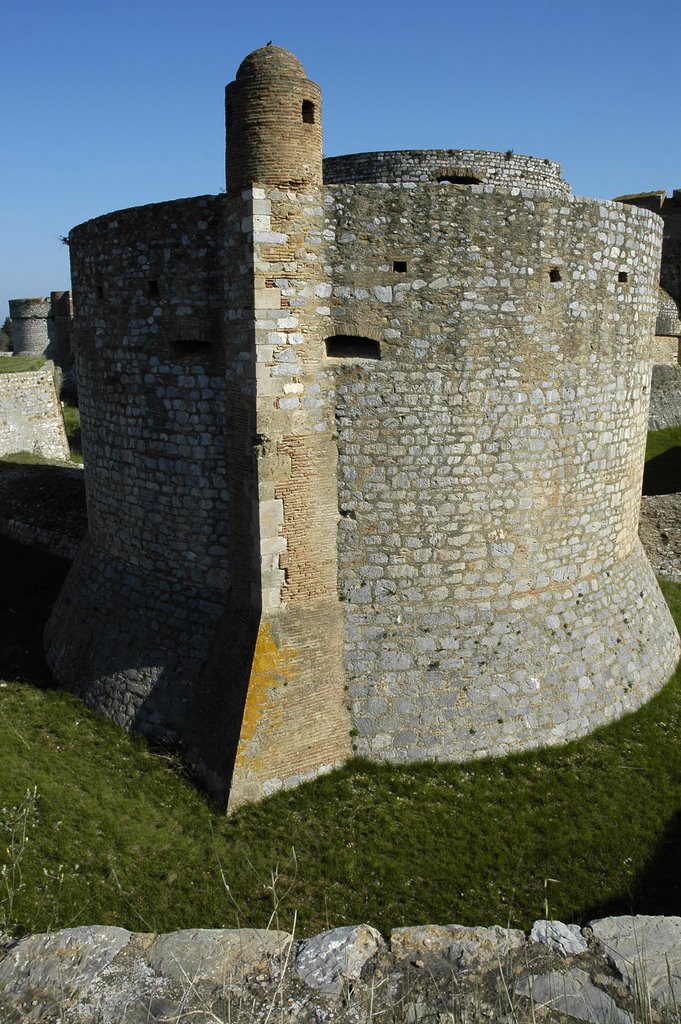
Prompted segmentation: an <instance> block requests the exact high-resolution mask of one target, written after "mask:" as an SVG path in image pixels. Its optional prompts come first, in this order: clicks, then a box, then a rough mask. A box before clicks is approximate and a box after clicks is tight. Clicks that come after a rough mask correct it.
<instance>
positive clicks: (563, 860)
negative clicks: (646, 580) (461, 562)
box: [0, 553, 681, 934]
mask: <svg viewBox="0 0 681 1024" xmlns="http://www.w3.org/2000/svg"><path fill="white" fill-rule="evenodd" d="M22 557H24V558H27V559H29V561H28V562H26V564H25V567H24V573H23V575H24V576H25V577H26V581H27V582H26V587H25V591H26V593H25V598H22V597H21V594H19V593H18V591H17V592H16V593H15V594H14V600H13V601H12V603H11V604H10V605H9V606H8V608H7V609H6V610H5V620H3V621H0V640H1V642H2V643H3V644H4V647H5V649H4V650H3V651H2V660H3V663H4V664H8V665H11V667H12V671H11V675H12V676H13V677H14V678H17V677H20V676H21V675H22V674H25V675H26V676H28V677H30V678H31V679H37V680H38V682H42V683H43V685H44V682H45V678H46V676H45V670H44V667H41V664H40V657H39V650H40V646H39V634H40V630H41V628H42V619H43V618H44V612H45V609H46V608H48V607H49V602H50V601H51V600H52V599H53V595H54V593H56V591H57V590H58V588H59V585H60V582H61V579H62V577H63V573H64V571H65V568H66V567H65V564H64V563H60V562H58V561H56V560H50V559H49V558H48V557H47V556H40V555H38V554H36V553H24V554H23V555H22ZM3 559H4V564H6V565H7V564H8V562H7V556H6V555H4V554H3ZM41 559H42V561H41ZM41 574H42V575H41ZM20 576H21V574H19V573H16V574H15V577H14V578H15V579H20ZM19 589H20V588H19ZM664 589H665V593H666V594H667V596H668V599H669V600H670V603H671V605H672V608H673V609H674V610H675V612H676V614H677V615H679V613H681V586H677V585H674V584H669V583H665V584H664ZM41 602H43V604H42V605H41ZM43 605H44V607H43ZM22 623H23V625H22ZM22 629H23V632H22ZM3 638H4V639H3ZM8 645H9V649H8ZM31 652H32V657H33V661H30V658H29V660H27V657H28V655H30V654H31ZM22 670H23V673H22ZM679 735H681V675H679V674H678V673H677V675H676V676H675V677H674V678H673V680H672V681H671V683H670V684H669V685H668V686H667V687H666V688H665V689H664V691H663V692H661V693H660V694H659V695H658V696H657V697H656V698H655V699H654V700H653V701H652V702H651V703H650V704H649V705H647V706H646V707H645V708H643V709H642V710H641V711H639V712H638V713H636V714H635V715H630V716H628V717H627V718H625V719H623V720H622V721H620V722H618V723H616V724H614V725H612V726H609V727H607V728H605V729H602V730H600V731H599V732H597V733H596V734H594V735H593V736H591V737H588V738H587V739H584V740H581V741H579V742H576V743H572V744H570V745H569V746H567V747H563V748H560V749H554V750H545V751H540V752H537V753H534V754H528V755H524V756H517V757H512V758H505V759H496V760H487V761H480V762H475V763H473V764H467V765H464V766H457V765H436V764H420V765H412V766H408V767H402V768H393V767H389V766H384V765H376V764H370V763H368V762H364V761H359V760H355V761H353V762H351V763H350V764H348V765H347V766H345V767H344V768H342V769H341V770H339V771H336V772H333V773H332V774H330V775H328V776H325V777H323V778H320V779H318V780H316V781H314V782H311V783H308V784H306V785H304V786H301V787H299V788H297V789H295V790H292V791H290V792H287V793H281V794H278V795H277V796H274V797H272V798H270V799H268V800H266V801H264V802H263V803H261V804H259V805H256V806H250V807H246V808H244V809H242V810H241V811H240V812H238V813H237V814H235V815H234V816H233V817H231V818H229V819H225V817H224V816H223V815H222V814H220V812H219V811H218V810H217V809H216V808H214V807H213V806H212V805H211V803H210V802H209V801H208V800H207V799H206V798H204V797H203V796H202V795H201V794H200V793H199V792H198V791H197V790H196V789H195V788H194V787H193V786H192V785H191V783H190V781H189V780H188V779H186V778H183V777H182V773H181V772H178V770H177V768H178V765H177V764H176V763H174V762H173V761H172V760H170V759H169V758H167V757H163V756H159V755H158V754H154V753H152V752H150V751H149V750H147V749H146V747H145V746H144V744H143V743H142V742H141V741H139V740H135V739H131V738H130V737H129V736H127V735H126V734H125V733H123V732H122V731H121V730H119V729H117V728H116V727H115V726H114V725H112V724H111V723H110V722H108V721H106V720H104V719H102V718H99V717H95V716H94V715H92V714H90V713H89V712H88V711H86V710H85V708H84V707H83V705H81V704H80V703H79V702H78V701H77V700H75V699H73V698H71V697H70V696H68V695H67V694H64V693H61V692H58V691H55V690H51V689H41V688H38V687H36V686H33V685H28V684H26V683H22V682H15V681H12V682H7V683H4V684H2V685H1V686H0V807H4V808H7V810H5V811H4V813H0V822H1V821H2V820H3V819H4V821H5V823H7V822H8V821H10V820H11V818H12V814H11V811H10V809H11V808H12V807H13V806H14V807H19V808H20V807H21V804H22V801H23V799H24V794H25V793H26V792H27V791H32V790H33V788H34V787H35V788H36V790H37V798H36V801H35V805H34V806H33V804H32V803H31V804H30V806H28V807H27V816H28V817H29V818H30V819H31V820H32V821H33V822H34V824H32V825H31V827H30V828H29V841H28V843H27V844H26V845H25V847H24V848H23V859H22V861H21V864H20V866H21V868H22V871H23V875H22V885H23V888H19V889H18V890H17V891H16V898H15V900H14V904H13V907H12V911H13V913H12V915H11V916H12V926H13V928H14V929H15V930H16V931H17V932H21V931H28V930H38V929H46V928H56V927H63V926H67V925H73V924H77V923H102V924H118V925H123V926H125V927H128V928H131V929H135V930H147V929H150V930H158V931H165V930H173V929H179V928H188V927H233V926H235V925H237V924H241V925H259V926H264V925H265V924H266V923H267V921H268V918H269V914H270V910H271V903H272V893H271V872H272V871H273V870H276V868H277V865H278V866H279V871H280V873H281V875H282V878H281V881H280V885H284V884H285V883H286V882H287V881H291V882H292V889H291V892H290V894H289V896H288V900H287V903H286V906H285V907H284V909H283V918H282V919H283V922H284V924H285V925H289V924H290V923H291V920H292V915H293V911H294V910H297V912H298V915H299V931H300V933H301V934H311V933H313V932H315V931H317V930H321V929H324V928H326V927H328V926H330V925H332V924H333V925H340V924H345V923H352V922H360V921H368V922H370V923H372V924H374V925H376V926H377V927H379V928H381V929H382V930H383V931H388V930H389V929H390V928H391V927H395V926H398V925H401V924H416V923H424V922H433V923H437V922H439V923H446V922H459V923H462V924H492V923H495V922H496V923H500V924H507V923H508V924H511V925H514V926H519V927H525V928H526V927H528V926H529V925H530V924H531V922H532V921H533V920H534V919H535V918H538V917H541V916H543V915H544V913H545V905H544V900H545V898H546V899H547V900H548V912H549V915H551V916H556V917H559V918H561V919H563V920H566V921H582V920H584V919H586V918H588V917H589V916H593V915H594V914H600V913H629V912H632V911H635V912H639V913H680V912H681V879H680V877H679V872H678V853H679V844H680V842H681V744H680V743H679V741H678V737H679ZM16 815H17V812H14V818H15V819H16ZM1 828H2V825H1V824H0V829H1ZM15 834H16V826H15ZM4 838H5V840H7V838H8V835H7V834H6V835H5V837H4ZM6 846H7V843H6V842H0V864H2V863H3V858H4V862H5V863H6V864H9V863H10V862H11V858H10V857H9V855H8V854H6V853H5V852H4V851H5V848H6ZM292 848H295V854H296V860H297V870H296V871H294V869H293V865H292V863H291V850H292ZM15 859H16V858H15ZM221 871H222V872H224V876H225V878H226V880H227V882H228V884H229V887H230V892H229V894H228V893H227V892H226V890H225V888H224V886H223V882H222V878H221ZM14 888H15V889H16V888H17V887H16V884H15V886H14ZM3 896H4V899H5V911H6V910H7V898H6V892H5V893H3V890H2V884H1V879H0V914H1V913H2V901H3ZM236 906H238V907H239V908H240V912H238V911H237V909H236Z"/></svg>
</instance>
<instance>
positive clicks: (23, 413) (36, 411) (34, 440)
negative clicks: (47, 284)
mask: <svg viewBox="0 0 681 1024" xmlns="http://www.w3.org/2000/svg"><path fill="white" fill-rule="evenodd" d="M9 313H10V317H11V320H12V329H13V351H12V352H0V356H2V357H3V358H10V359H11V358H12V357H13V356H42V355H44V356H46V358H47V359H48V360H50V362H47V363H45V364H44V365H43V366H40V367H39V368H36V369H27V370H24V371H22V372H16V371H15V372H11V373H0V457H1V456H5V455H11V454H14V453H15V452H31V453H32V454H34V455H38V456H40V457H42V458H47V459H61V460H66V459H68V457H69V446H68V441H67V439H66V432H65V430H64V421H63V417H62V413H61V407H60V405H59V397H58V394H57V388H56V386H55V379H54V368H55V365H54V364H57V365H58V366H59V367H60V368H61V367H64V368H68V367H69V366H70V364H71V321H72V315H71V295H70V293H69V292H52V293H51V295H50V296H49V297H47V298H31V299H10V303H9ZM52 361H54V362H52ZM5 368H6V367H5Z"/></svg>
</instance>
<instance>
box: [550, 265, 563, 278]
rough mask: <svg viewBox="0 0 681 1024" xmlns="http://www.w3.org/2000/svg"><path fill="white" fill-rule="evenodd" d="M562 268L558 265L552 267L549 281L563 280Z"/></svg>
mask: <svg viewBox="0 0 681 1024" xmlns="http://www.w3.org/2000/svg"><path fill="white" fill-rule="evenodd" d="M561 280H562V278H561V276H560V270H559V269H558V267H551V269H550V270H549V281H561Z"/></svg>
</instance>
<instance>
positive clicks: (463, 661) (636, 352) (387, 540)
mask: <svg viewBox="0 0 681 1024" xmlns="http://www.w3.org/2000/svg"><path fill="white" fill-rule="evenodd" d="M315 90H318V87H316V86H314V83H309V82H308V81H307V79H306V78H305V75H304V71H303V69H302V66H301V65H300V64H299V62H298V61H297V60H296V59H295V58H294V57H293V56H292V55H291V54H288V53H286V51H281V50H279V48H277V47H265V48H263V50H259V51H256V52H255V53H254V54H251V55H250V56H249V57H247V58H246V60H245V61H244V64H243V65H242V68H241V69H240V71H239V73H238V74H237V78H236V82H235V83H233V84H232V85H231V86H229V87H228V89H227V94H226V109H227V125H228V136H227V168H228V177H227V186H228V187H227V193H226V194H225V195H223V196H217V197H211V196H205V197H200V198H198V199H189V200H180V201H178V202H174V203H162V204H159V205H155V206H149V207H143V208H140V209H138V210H128V211H122V212H119V213H115V214H110V215H107V216H105V217H100V218H97V219H96V220H94V221H90V222H88V223H87V224H85V225H81V226H80V227H79V228H76V229H74V230H73V231H72V232H71V235H70V246H71V253H72V268H73V290H74V302H75V311H76V330H75V346H76V354H77V363H78V372H79V382H80V395H81V412H82V432H83V446H84V455H85V462H86V487H87V495H88V509H89V521H90V530H89V536H88V538H87V540H86V542H85V544H84V546H83V548H82V550H81V552H80V554H79V556H78V558H77V560H76V562H75V564H74V567H73V569H72V572H71V575H70V577H69V580H68V581H67V584H66V586H65V588H64V591H63V593H62V595H61V597H60V600H59V601H58V603H57V605H56V607H55V610H54V612H53V616H52V619H51V621H50V623H49V625H48V629H47V633H46V647H47V654H48V659H49V661H50V664H51V665H52V668H53V671H54V673H55V675H56V676H57V678H58V679H60V680H62V681H63V682H64V683H67V684H68V685H69V686H71V687H73V688H74V689H75V690H76V691H77V692H79V693H80V694H81V695H82V696H83V697H84V698H85V699H86V700H87V701H88V702H89V703H90V704H92V705H94V706H95V707H98V708H100V709H101V710H104V711H106V712H107V713H108V714H111V715H112V716H113V717H114V718H116V720H118V721H119V722H120V723H121V724H124V725H126V726H127V727H135V728H140V729H143V730H144V731H146V732H149V733H152V734H156V735H162V736H167V737H170V738H173V739H176V740H178V741H180V742H181V743H182V744H183V745H184V746H185V748H186V750H187V751H188V753H189V755H190V757H191V758H192V759H193V761H194V763H195V764H196V765H197V768H198V769H199V771H200V772H201V773H202V774H203V776H204V778H205V779H206V781H207V782H208V784H209V785H210V786H211V787H212V788H213V789H214V790H215V791H216V792H218V793H219V794H220V795H221V796H222V797H223V798H225V799H227V793H228V790H229V800H230V806H236V805H237V804H238V803H239V802H241V801H242V800H245V799H250V798H257V797H259V796H262V795H263V794H266V793H268V792H272V791H273V790H275V789H277V788H280V787H281V786H290V785H293V784H295V783H296V782H298V781H300V780H302V779H304V778H308V777H311V776H313V775H315V774H318V773H319V772H320V771H324V770H327V769H328V768H330V767H332V766H333V765H336V764H339V763H341V762H342V761H343V760H344V759H346V758H347V757H348V756H349V755H350V753H351V752H352V749H353V748H354V749H356V750H358V751H359V752H360V753H363V754H366V755H368V756H370V757H375V758H378V759H387V760H392V761H405V760H410V759H414V758H424V757H426V758H438V759H454V760H463V759H466V758H470V757H479V756H483V755H486V754H493V753H502V752H507V751H511V750H521V749H526V748H528V747H533V746H540V745H545V744H550V743H557V742H562V741H563V740H565V739H567V738H570V737H573V736H578V735H582V734H584V733H585V732H587V731H589V730H591V729H593V728H595V727H596V726H597V725H599V724H601V723H603V722H606V721H609V720H611V719H613V718H615V717H617V716H619V715H621V714H623V713H624V712H625V711H627V710H629V709H632V708H634V707H637V706H638V705H640V704H641V703H642V702H643V701H644V700H646V699H647V698H648V697H649V696H651V695H652V694H653V693H654V692H655V691H656V690H657V689H658V688H659V687H660V686H661V685H662V684H663V683H664V681H665V680H666V678H667V677H668V675H669V674H670V673H671V671H672V670H673V667H674V664H675V662H676V658H677V657H678V652H679V641H678V637H677V635H676V633H675V630H674V627H673V624H672V621H671V617H670V616H669V613H668V611H667V609H666V606H665V605H664V602H663V600H662V597H661V595H660V593H659V591H658V588H657V584H656V582H655V580H654V577H653V575H652V572H651V570H650V568H649V566H648V564H647V562H646V560H645V557H644V556H643V553H642V550H641V548H640V545H639V542H638V540H637V535H636V526H637V515H638V499H639V495H640V488H641V476H642V464H643V447H644V441H645V430H646V419H647V414H648V399H649V394H648V389H649V383H650V381H649V375H650V358H651V346H652V340H653V330H654V323H655V316H656V312H657V276H658V264H659V251H660V241H661V230H660V221H659V219H658V218H656V217H655V216H654V215H653V214H652V213H649V212H648V211H646V210H636V209H633V208H631V207H626V206H623V205H620V204H617V203H613V202H605V201H597V200H590V199H577V198H575V197H573V196H571V195H570V194H569V187H568V186H567V185H566V184H565V183H564V182H562V181H561V179H560V177H559V171H558V167H557V165H555V164H550V163H547V162H546V161H534V160H532V158H525V157H515V156H514V155H513V154H511V155H510V156H509V155H507V154H503V153H502V154H486V155H485V156H486V157H487V162H486V163H485V161H484V160H483V159H482V156H483V155H481V154H477V156H476V159H475V160H474V159H473V156H475V154H473V151H434V152H433V153H431V154H428V153H423V152H421V153H415V152H413V151H408V152H407V153H398V154H393V155H390V154H378V155H377V156H376V157H375V159H374V160H373V161H372V159H371V157H369V156H368V155H366V154H360V155H359V156H357V157H341V158H335V159H332V160H327V161H325V162H324V176H325V183H324V184H322V183H321V166H322V164H321V120H320V118H321V107H320V103H319V100H320V96H319V93H318V91H315ZM287 104H288V105H287ZM310 104H311V105H312V110H311V109H310ZM282 111H284V112H285V116H284V114H282ZM282 124H283V125H285V126H286V125H293V127H294V128H295V130H290V131H289V130H288V129H287V130H286V131H282ZM248 139H251V141H252V145H251V144H250V143H249V145H250V148H249V147H248V146H244V140H248ZM452 153H456V154H469V155H470V156H471V158H470V160H469V161H468V163H464V162H463V158H462V159H461V161H458V162H456V166H455V167H453V166H452V163H453V161H452V160H451V159H450V155H451V154H452ZM245 154H246V155H245ZM443 154H445V155H444V156H443ZM277 160H278V161H279V167H280V177H279V179H278V180H277V166H278V165H277ZM457 160H458V158H457ZM476 161H477V162H476ZM484 167H486V168H487V169H488V171H487V172H485V173H486V174H487V177H486V179H485V180H484V181H483V182H481V183H480V184H475V183H473V184H471V183H466V182H462V181H460V180H453V179H454V178H456V177H458V178H462V177H465V176H466V175H464V174H463V173H461V174H460V175H458V174H454V171H455V170H457V169H458V171H461V170H462V168H463V169H465V168H468V169H469V170H471V171H476V173H475V174H472V173H471V175H470V176H471V177H478V176H481V174H482V170H483V168H484ZM410 168H411V170H410ZM447 168H449V171H450V172H451V173H450V177H451V178H452V180H450V182H449V183H437V177H441V176H444V174H443V175H440V174H439V172H440V171H444V170H446V169H447ZM523 169H525V170H526V172H527V179H526V180H525V179H523ZM492 171H495V172H498V175H497V180H496V182H494V181H493V178H494V175H493V174H492ZM502 171H506V172H507V173H508V175H511V176H512V180H510V178H507V179H503V176H502ZM343 174H346V175H347V180H346V181H345V182H341V181H340V180H339V179H340V178H341V177H342V176H343ZM410 174H412V175H413V178H412V180H408V179H409V175H410ZM372 175H375V177H372ZM424 175H427V176H428V178H427V180H423V176H424ZM433 175H435V179H436V180H435V181H433V177H432V176H433ZM535 175H536V177H535ZM332 179H333V180H334V183H332ZM230 784H231V789H230Z"/></svg>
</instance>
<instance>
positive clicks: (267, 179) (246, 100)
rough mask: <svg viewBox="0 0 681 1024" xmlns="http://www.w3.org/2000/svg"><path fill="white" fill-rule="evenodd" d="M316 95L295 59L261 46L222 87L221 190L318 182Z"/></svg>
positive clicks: (319, 119)
mask: <svg viewBox="0 0 681 1024" xmlns="http://www.w3.org/2000/svg"><path fill="white" fill-rule="evenodd" d="M321 114H322V97H321V91H320V88H319V86H318V85H317V84H316V83H315V82H310V81H309V80H308V78H307V76H306V74H305V69H304V68H303V66H302V64H301V63H300V61H299V60H298V59H297V58H296V57H294V56H293V54H292V53H289V51H288V50H283V49H281V47H279V46H272V45H271V44H270V45H268V46H263V47H262V48H261V49H260V50H254V52H253V53H251V54H249V55H248V57H246V58H245V60H243V61H242V63H241V65H240V67H239V70H238V71H237V73H236V80H235V81H234V82H231V83H230V85H228V86H227V88H226V90H225V115H226V126H227V154H226V158H227V159H226V164H227V191H228V192H230V193H233V192H237V191H239V190H240V189H242V188H247V187H248V186H250V185H252V184H261V185H288V186H292V187H294V188H295V187H299V186H310V185H321V182H322V117H321Z"/></svg>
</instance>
